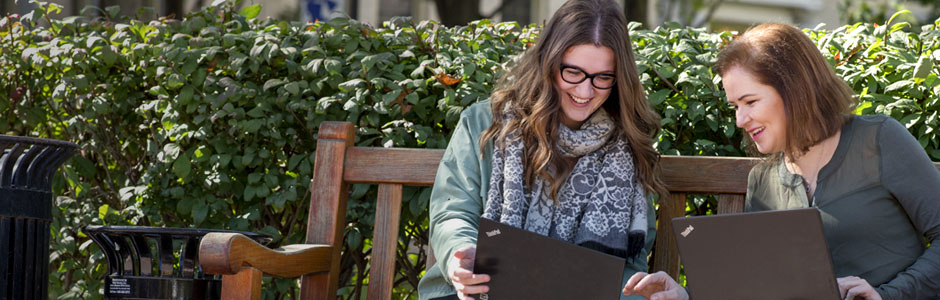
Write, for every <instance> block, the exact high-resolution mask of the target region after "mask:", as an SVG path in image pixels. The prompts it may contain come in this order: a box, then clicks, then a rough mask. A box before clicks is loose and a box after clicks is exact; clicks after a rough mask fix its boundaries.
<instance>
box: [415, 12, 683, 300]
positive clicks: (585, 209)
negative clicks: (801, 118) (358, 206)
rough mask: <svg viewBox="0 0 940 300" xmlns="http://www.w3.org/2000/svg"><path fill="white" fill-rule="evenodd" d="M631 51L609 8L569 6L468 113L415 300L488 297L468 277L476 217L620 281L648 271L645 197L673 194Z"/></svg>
mask: <svg viewBox="0 0 940 300" xmlns="http://www.w3.org/2000/svg"><path fill="white" fill-rule="evenodd" d="M632 51H633V50H632V49H631V42H630V37H629V36H628V31H627V27H626V21H625V18H624V15H623V9H622V8H620V7H619V6H618V5H617V4H616V3H615V2H614V1H613V0H569V1H568V2H566V3H565V4H564V5H562V7H561V8H559V10H558V11H556V12H555V14H554V15H553V16H552V18H551V20H550V21H549V22H548V25H546V27H545V28H544V30H543V31H542V33H541V35H540V36H539V39H538V42H537V43H536V44H535V46H534V47H533V48H531V49H529V50H528V51H526V52H525V53H524V54H523V56H522V57H521V60H520V62H519V63H518V65H516V66H514V67H513V68H512V70H511V71H510V72H508V74H506V75H505V76H503V78H501V79H500V83H499V86H498V87H497V89H496V91H494V92H493V94H492V97H491V99H490V100H488V101H484V102H481V103H477V104H474V105H472V106H471V107H469V108H468V109H466V110H465V111H464V112H463V114H462V116H461V118H460V121H459V124H458V127H457V129H456V130H455V132H454V135H453V136H452V137H451V140H450V144H449V145H448V147H447V150H446V151H445V154H444V157H443V159H442V160H441V164H440V167H439V169H438V172H437V177H436V179H435V183H434V187H433V191H432V193H431V203H430V214H431V216H430V230H431V234H430V236H431V246H432V248H433V249H434V255H435V256H436V257H437V258H438V259H439V260H438V261H437V263H436V264H435V265H433V266H432V267H430V268H429V269H428V270H427V273H426V275H425V276H424V277H423V278H422V279H421V283H420V284H419V286H418V293H419V298H420V299H458V298H459V299H469V298H470V297H468V296H467V295H471V294H476V293H481V292H486V291H488V287H487V285H486V283H487V281H489V279H490V277H489V275H487V274H474V273H473V271H472V267H473V258H474V254H475V250H476V237H477V228H478V227H477V226H478V220H479V218H480V217H481V216H482V217H483V218H488V219H492V220H496V221H499V222H501V223H505V224H509V225H512V226H515V227H519V228H524V229H526V230H529V231H532V232H536V233H538V234H542V235H546V236H550V237H553V238H557V239H560V240H563V241H567V242H570V243H573V244H577V245H580V246H583V247H588V248H591V249H596V250H599V251H603V252H606V253H609V254H613V255H617V256H620V257H623V258H626V259H627V266H626V268H625V270H624V274H625V277H624V278H629V277H630V276H631V275H632V274H633V273H635V272H637V271H646V270H647V268H648V267H647V261H646V258H647V254H648V253H649V251H650V248H651V247H652V243H653V241H654V239H655V238H654V236H655V233H656V230H655V228H656V216H655V212H654V210H653V207H652V204H651V202H650V200H649V199H648V198H647V194H648V193H660V194H665V193H666V189H665V187H664V184H663V182H662V181H661V179H660V178H659V176H658V175H657V172H656V164H657V162H658V161H659V154H658V153H657V152H656V151H655V150H654V149H653V138H654V137H655V136H656V134H657V132H658V130H659V120H660V119H659V116H658V115H657V114H656V113H655V112H653V111H652V110H651V109H650V107H649V105H648V104H647V102H646V97H645V96H644V94H643V89H642V87H641V86H640V80H639V77H638V74H637V70H636V65H635V63H634V57H633V52H632ZM559 259H560V262H563V258H559ZM561 276H564V275H563V274H562V275H561Z"/></svg>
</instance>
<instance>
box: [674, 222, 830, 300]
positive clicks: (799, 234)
mask: <svg viewBox="0 0 940 300" xmlns="http://www.w3.org/2000/svg"><path fill="white" fill-rule="evenodd" d="M672 226H673V227H672V228H673V233H674V234H675V237H676V241H677V243H678V245H679V254H680V258H681V261H682V264H683V265H684V266H685V274H686V278H687V280H688V287H689V291H690V294H691V295H690V296H691V298H692V299H698V300H708V299H728V300H734V299H839V288H838V285H837V283H836V279H835V275H834V273H833V270H832V261H831V259H830V257H829V247H828V246H827V245H826V239H825V235H824V234H823V227H822V221H821V220H820V215H819V210H817V209H816V208H803V209H792V210H778V211H767V212H755V213H739V214H728V215H713V216H696V217H679V218H673V219H672Z"/></svg>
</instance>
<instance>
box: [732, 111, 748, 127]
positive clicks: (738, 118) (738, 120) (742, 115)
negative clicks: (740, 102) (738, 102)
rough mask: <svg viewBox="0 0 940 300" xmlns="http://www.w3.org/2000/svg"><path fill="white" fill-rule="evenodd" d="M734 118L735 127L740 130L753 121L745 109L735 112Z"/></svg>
mask: <svg viewBox="0 0 940 300" xmlns="http://www.w3.org/2000/svg"><path fill="white" fill-rule="evenodd" d="M734 117H735V125H737V126H738V128H744V126H745V125H747V123H748V122H750V121H751V117H750V115H749V114H748V112H747V110H746V109H745V108H738V109H737V110H735V111H734Z"/></svg>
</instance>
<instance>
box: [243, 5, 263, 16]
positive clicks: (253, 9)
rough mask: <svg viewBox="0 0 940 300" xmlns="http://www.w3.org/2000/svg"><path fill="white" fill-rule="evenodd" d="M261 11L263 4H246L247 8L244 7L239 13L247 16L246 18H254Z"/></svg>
mask: <svg viewBox="0 0 940 300" xmlns="http://www.w3.org/2000/svg"><path fill="white" fill-rule="evenodd" d="M260 13H261V4H255V5H249V6H245V8H242V10H241V11H239V12H238V14H240V15H242V16H245V18H246V19H249V20H251V19H254V18H255V17H257V16H258V14H260Z"/></svg>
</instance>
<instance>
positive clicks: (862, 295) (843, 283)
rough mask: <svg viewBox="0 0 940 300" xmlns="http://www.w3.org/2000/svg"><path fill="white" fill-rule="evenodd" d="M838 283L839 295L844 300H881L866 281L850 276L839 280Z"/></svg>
mask: <svg viewBox="0 0 940 300" xmlns="http://www.w3.org/2000/svg"><path fill="white" fill-rule="evenodd" d="M836 282H838V283H839V294H841V295H842V299H849V300H853V299H866V300H881V295H880V294H878V292H876V291H875V288H873V287H871V285H870V284H868V281H865V279H861V278H858V277H855V276H848V277H842V278H838V279H836Z"/></svg>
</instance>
